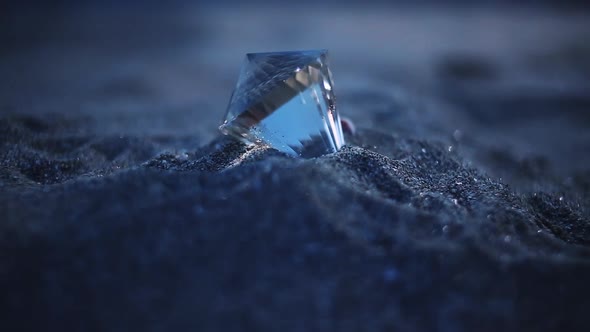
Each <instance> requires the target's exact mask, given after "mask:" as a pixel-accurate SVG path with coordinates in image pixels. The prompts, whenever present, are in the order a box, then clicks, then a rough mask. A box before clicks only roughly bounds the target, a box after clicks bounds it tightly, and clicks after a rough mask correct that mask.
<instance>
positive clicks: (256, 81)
mask: <svg viewBox="0 0 590 332" xmlns="http://www.w3.org/2000/svg"><path fill="white" fill-rule="evenodd" d="M332 86H333V83H332V75H331V73H330V70H329V68H328V59H327V50H307V51H289V52H266V53H248V54H247V55H246V61H245V62H244V65H243V67H242V70H241V72H240V77H239V79H238V82H237V84H236V88H235V89H234V92H233V94H232V97H231V99H230V102H229V106H228V108H227V112H226V115H225V118H224V121H223V124H222V125H221V126H220V128H219V129H220V130H221V132H222V133H223V134H225V135H231V136H234V137H236V138H238V139H240V140H242V141H245V142H248V143H252V144H259V143H260V142H261V143H262V144H265V145H268V146H270V147H272V148H275V149H277V150H279V151H282V152H285V153H287V154H289V155H292V156H300V157H317V156H321V155H324V154H327V153H332V152H336V151H338V150H339V149H340V148H341V147H342V145H344V137H343V134H342V127H341V124H340V118H339V116H338V113H337V111H336V106H335V98H334V93H333V91H332V90H333V89H332Z"/></svg>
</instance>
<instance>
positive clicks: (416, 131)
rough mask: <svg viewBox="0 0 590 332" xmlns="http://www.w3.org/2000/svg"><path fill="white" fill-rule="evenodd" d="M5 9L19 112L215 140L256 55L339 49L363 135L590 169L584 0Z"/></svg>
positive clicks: (342, 96) (8, 62) (6, 86)
mask: <svg viewBox="0 0 590 332" xmlns="http://www.w3.org/2000/svg"><path fill="white" fill-rule="evenodd" d="M0 6H2V10H1V14H0V27H1V28H0V45H2V46H1V48H0V73H1V74H2V80H1V81H0V111H1V112H2V113H3V114H5V115H6V114H9V115H17V116H24V115H26V114H33V115H35V116H39V115H42V116H49V117H53V116H58V117H63V118H64V119H68V120H72V121H73V119H78V120H79V121H78V122H77V125H76V127H75V129H72V130H75V131H77V132H83V133H85V134H91V135H107V136H108V135H122V134H125V135H129V136H143V135H149V136H154V137H156V136H158V137H159V136H163V137H169V136H173V137H192V138H193V139H194V140H195V141H196V142H197V143H196V144H197V145H203V144H206V143H207V142H209V141H210V140H211V139H213V138H214V137H215V136H216V135H218V133H217V125H218V124H219V122H220V121H221V118H222V116H223V112H224V110H225V107H226V103H227V101H228V98H229V96H230V94H231V91H232V89H233V86H234V84H235V81H236V79H237V74H238V70H239V66H240V65H241V62H242V58H243V56H244V54H245V53H247V52H260V51H278V50H297V49H311V48H327V49H329V50H330V52H331V60H332V72H333V75H334V78H335V86H336V95H337V98H338V106H339V109H340V112H341V113H342V114H343V115H344V116H347V117H349V118H351V119H352V120H353V121H354V122H355V123H356V124H357V126H359V127H361V128H370V129H372V130H376V131H379V132H383V133H385V134H401V135H408V136H411V137H416V138H418V139H435V140H440V141H441V142H444V144H447V142H455V143H454V144H456V145H460V147H461V148H462V149H463V154H464V155H465V156H467V157H469V158H471V159H472V160H473V161H474V162H475V163H479V164H480V165H481V166H482V167H483V168H484V169H485V170H487V171H489V172H490V173H492V174H493V175H495V176H499V177H505V178H509V177H510V176H512V177H514V178H515V179H514V180H515V181H517V180H518V179H517V177H518V174H516V175H515V174H504V173H503V172H504V171H503V170H500V169H495V168H494V167H493V165H494V163H495V162H502V163H504V164H506V163H508V164H510V163H511V162H514V163H515V167H516V166H518V167H521V166H522V165H523V161H524V164H526V165H532V166H530V167H532V168H533V170H532V171H534V169H536V168H543V167H554V168H555V170H556V171H557V173H559V174H565V175H567V174H571V172H577V171H583V170H585V169H587V165H589V163H590V154H589V153H587V151H590V131H589V130H588V129H590V93H589V92H590V80H589V79H590V42H589V41H590V20H589V13H590V12H589V11H588V10H587V8H586V6H585V5H584V2H583V1H579V2H578V1H524V2H520V4H519V5H512V4H511V2H509V1H475V2H474V1H450V2H445V3H444V4H443V3H442V2H441V1H422V2H419V3H417V4H412V5H409V4H405V3H402V2H397V1H394V2H391V1H363V2H354V1H290V2H272V3H271V2H262V1H247V2H246V1H238V0H235V1H233V0H221V1H206V2H205V1H196V2H195V1H168V2H166V3H165V4H164V3H162V2H158V1H126V2H124V3H122V2H120V1H54V2H52V3H51V4H47V3H44V2H40V1H19V2H16V1H9V2H3V4H2V5H0ZM481 151H485V153H484V152H481ZM584 151H586V152H584ZM527 160H531V161H532V162H531V163H528V164H527V163H526V161H527ZM547 165H550V166H547ZM503 169H506V168H505V167H504V168H503ZM530 171H531V170H530V169H529V170H527V172H530Z"/></svg>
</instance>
